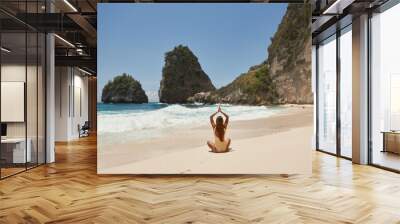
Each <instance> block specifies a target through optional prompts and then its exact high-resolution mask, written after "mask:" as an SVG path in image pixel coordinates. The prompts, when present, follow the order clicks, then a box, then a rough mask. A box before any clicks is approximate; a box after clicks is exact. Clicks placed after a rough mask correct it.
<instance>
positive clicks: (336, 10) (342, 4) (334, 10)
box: [322, 0, 355, 15]
mask: <svg viewBox="0 0 400 224" xmlns="http://www.w3.org/2000/svg"><path fill="white" fill-rule="evenodd" d="M354 1H355V0H336V1H335V2H334V3H333V4H332V5H330V6H329V7H328V8H327V9H325V10H324V12H323V13H322V14H324V15H329V14H331V15H337V14H342V13H343V10H344V9H345V8H347V7H348V6H349V5H351V4H352V3H353V2H354Z"/></svg>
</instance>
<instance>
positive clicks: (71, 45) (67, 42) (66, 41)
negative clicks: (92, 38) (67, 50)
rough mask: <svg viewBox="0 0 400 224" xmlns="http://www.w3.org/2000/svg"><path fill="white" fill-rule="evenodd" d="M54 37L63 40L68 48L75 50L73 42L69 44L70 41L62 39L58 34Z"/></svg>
mask: <svg viewBox="0 0 400 224" xmlns="http://www.w3.org/2000/svg"><path fill="white" fill-rule="evenodd" d="M54 36H55V37H57V38H58V39H59V40H61V41H62V42H64V43H66V44H67V45H68V46H70V47H73V48H75V45H73V44H72V43H71V42H69V41H68V40H66V39H64V38H62V37H60V36H59V35H57V34H54Z"/></svg>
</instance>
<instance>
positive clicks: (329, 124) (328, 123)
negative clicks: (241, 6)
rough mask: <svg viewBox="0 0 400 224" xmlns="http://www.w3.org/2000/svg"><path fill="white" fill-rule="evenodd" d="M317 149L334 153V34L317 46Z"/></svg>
mask: <svg viewBox="0 0 400 224" xmlns="http://www.w3.org/2000/svg"><path fill="white" fill-rule="evenodd" d="M317 63H318V108H317V110H318V149H320V150H323V151H326V152H330V153H336V36H335V35H334V36H332V37H330V38H328V39H327V40H326V41H324V42H322V43H321V44H320V45H319V47H318V62H317Z"/></svg>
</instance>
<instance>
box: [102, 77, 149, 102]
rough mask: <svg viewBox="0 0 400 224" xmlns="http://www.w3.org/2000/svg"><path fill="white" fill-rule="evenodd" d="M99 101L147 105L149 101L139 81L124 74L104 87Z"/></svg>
mask: <svg viewBox="0 0 400 224" xmlns="http://www.w3.org/2000/svg"><path fill="white" fill-rule="evenodd" d="M101 101H102V102H103V103H148V101H149V100H148V98H147V96H146V93H145V92H144V90H143V89H142V85H141V84H140V83H139V81H137V80H135V79H134V78H133V77H132V76H130V75H128V74H125V73H124V74H122V75H119V76H116V77H115V78H114V79H113V80H112V81H109V82H108V83H107V84H106V85H105V86H104V88H103V91H102V94H101Z"/></svg>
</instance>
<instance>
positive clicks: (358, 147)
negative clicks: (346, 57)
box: [352, 14, 368, 164]
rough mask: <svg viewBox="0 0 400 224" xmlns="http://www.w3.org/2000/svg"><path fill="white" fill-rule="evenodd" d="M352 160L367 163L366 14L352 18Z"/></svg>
mask: <svg viewBox="0 0 400 224" xmlns="http://www.w3.org/2000/svg"><path fill="white" fill-rule="evenodd" d="M352 29H353V33H352V38H353V40H352V45H353V58H352V61H353V63H352V64H353V66H352V67H353V80H352V88H353V89H352V91H353V92H352V95H353V99H352V100H353V102H352V106H353V108H352V110H353V114H352V123H353V124H352V147H353V154H352V157H353V162H354V163H358V164H367V163H368V15H366V14H363V15H361V16H359V17H357V18H354V19H353V25H352Z"/></svg>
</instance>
